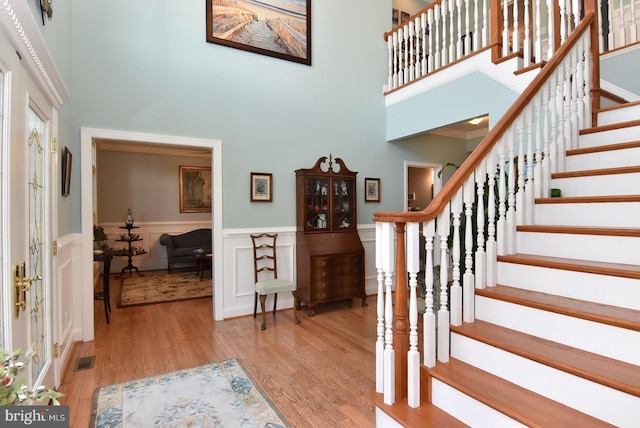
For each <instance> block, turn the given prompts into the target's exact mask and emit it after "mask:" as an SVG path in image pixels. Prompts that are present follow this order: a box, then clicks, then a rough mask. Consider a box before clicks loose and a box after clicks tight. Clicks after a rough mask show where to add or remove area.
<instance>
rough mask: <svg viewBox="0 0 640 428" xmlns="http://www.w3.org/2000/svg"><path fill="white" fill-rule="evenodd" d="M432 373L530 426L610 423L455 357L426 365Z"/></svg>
mask: <svg viewBox="0 0 640 428" xmlns="http://www.w3.org/2000/svg"><path fill="white" fill-rule="evenodd" d="M423 374H426V375H429V376H432V377H434V378H436V379H438V380H440V381H441V382H444V383H446V384H447V385H450V386H451V387H453V388H455V389H458V390H460V391H462V392H463V393H465V394H467V395H468V396H470V397H472V398H474V399H476V400H478V401H480V402H482V403H484V404H485V405H487V406H489V407H491V408H493V409H495V410H497V411H499V412H501V413H503V414H505V415H507V416H508V417H510V418H512V419H514V420H517V421H518V422H520V423H522V424H525V425H527V426H529V427H545V428H546V427H551V426H562V427H602V426H611V425H608V424H606V423H604V422H603V421H601V420H598V419H596V418H594V417H592V416H589V415H586V414H584V413H581V412H579V411H577V410H575V409H572V408H571V407H568V406H565V405H563V404H560V403H558V402H556V401H553V400H550V399H548V398H546V397H544V396H542V395H540V394H536V393H535V392H532V391H529V390H527V389H525V388H522V387H520V386H518V385H515V384H513V383H511V382H508V381H506V380H504V379H501V378H499V377H497V376H494V375H492V374H490V373H487V372H485V371H483V370H480V369H478V368H476V367H473V366H471V365H469V364H466V363H464V362H462V361H459V360H456V359H455V358H449V362H448V363H438V364H437V365H436V366H435V367H434V368H432V369H427V368H423Z"/></svg>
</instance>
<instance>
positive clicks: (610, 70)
mask: <svg viewBox="0 0 640 428" xmlns="http://www.w3.org/2000/svg"><path fill="white" fill-rule="evenodd" d="M637 64H640V46H638V45H636V46H635V47H634V48H632V49H627V50H625V51H624V52H615V53H612V54H608V55H605V56H604V57H603V58H602V60H601V61H600V77H601V79H602V80H606V81H607V82H609V83H612V84H614V85H616V86H617V87H619V88H622V89H624V90H627V91H629V92H631V93H633V94H636V95H638V96H640V79H638V71H637ZM634 70H635V71H634Z"/></svg>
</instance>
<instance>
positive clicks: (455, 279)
mask: <svg viewBox="0 0 640 428" xmlns="http://www.w3.org/2000/svg"><path fill="white" fill-rule="evenodd" d="M462 196H463V195H462V190H460V191H458V193H456V195H455V196H454V197H453V199H452V200H451V217H452V223H453V248H451V261H452V263H451V265H452V269H451V279H452V283H451V290H450V293H451V308H450V309H451V325H456V326H458V325H462V287H461V286H460V257H461V251H460V225H461V220H460V216H461V215H462Z"/></svg>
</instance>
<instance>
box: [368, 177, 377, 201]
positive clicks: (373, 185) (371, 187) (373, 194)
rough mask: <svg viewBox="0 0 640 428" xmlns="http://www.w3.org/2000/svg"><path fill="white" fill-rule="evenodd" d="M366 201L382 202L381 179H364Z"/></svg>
mask: <svg viewBox="0 0 640 428" xmlns="http://www.w3.org/2000/svg"><path fill="white" fill-rule="evenodd" d="M364 201H365V202H380V179H379V178H365V179H364Z"/></svg>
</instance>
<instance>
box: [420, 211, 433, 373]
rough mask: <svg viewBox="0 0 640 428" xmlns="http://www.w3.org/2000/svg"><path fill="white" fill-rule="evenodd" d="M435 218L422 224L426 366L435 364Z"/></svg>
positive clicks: (423, 333) (423, 331)
mask: <svg viewBox="0 0 640 428" xmlns="http://www.w3.org/2000/svg"><path fill="white" fill-rule="evenodd" d="M435 224H436V222H435V220H431V221H429V222H425V223H423V224H422V234H423V235H424V240H425V244H424V248H425V257H426V258H425V268H424V282H425V288H426V295H425V298H424V305H425V310H424V315H423V317H422V335H423V342H424V351H423V352H424V361H423V364H424V365H425V366H427V367H434V366H435V365H436V315H435V313H434V309H433V238H434V236H435V233H436V232H435V230H436V229H435Z"/></svg>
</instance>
